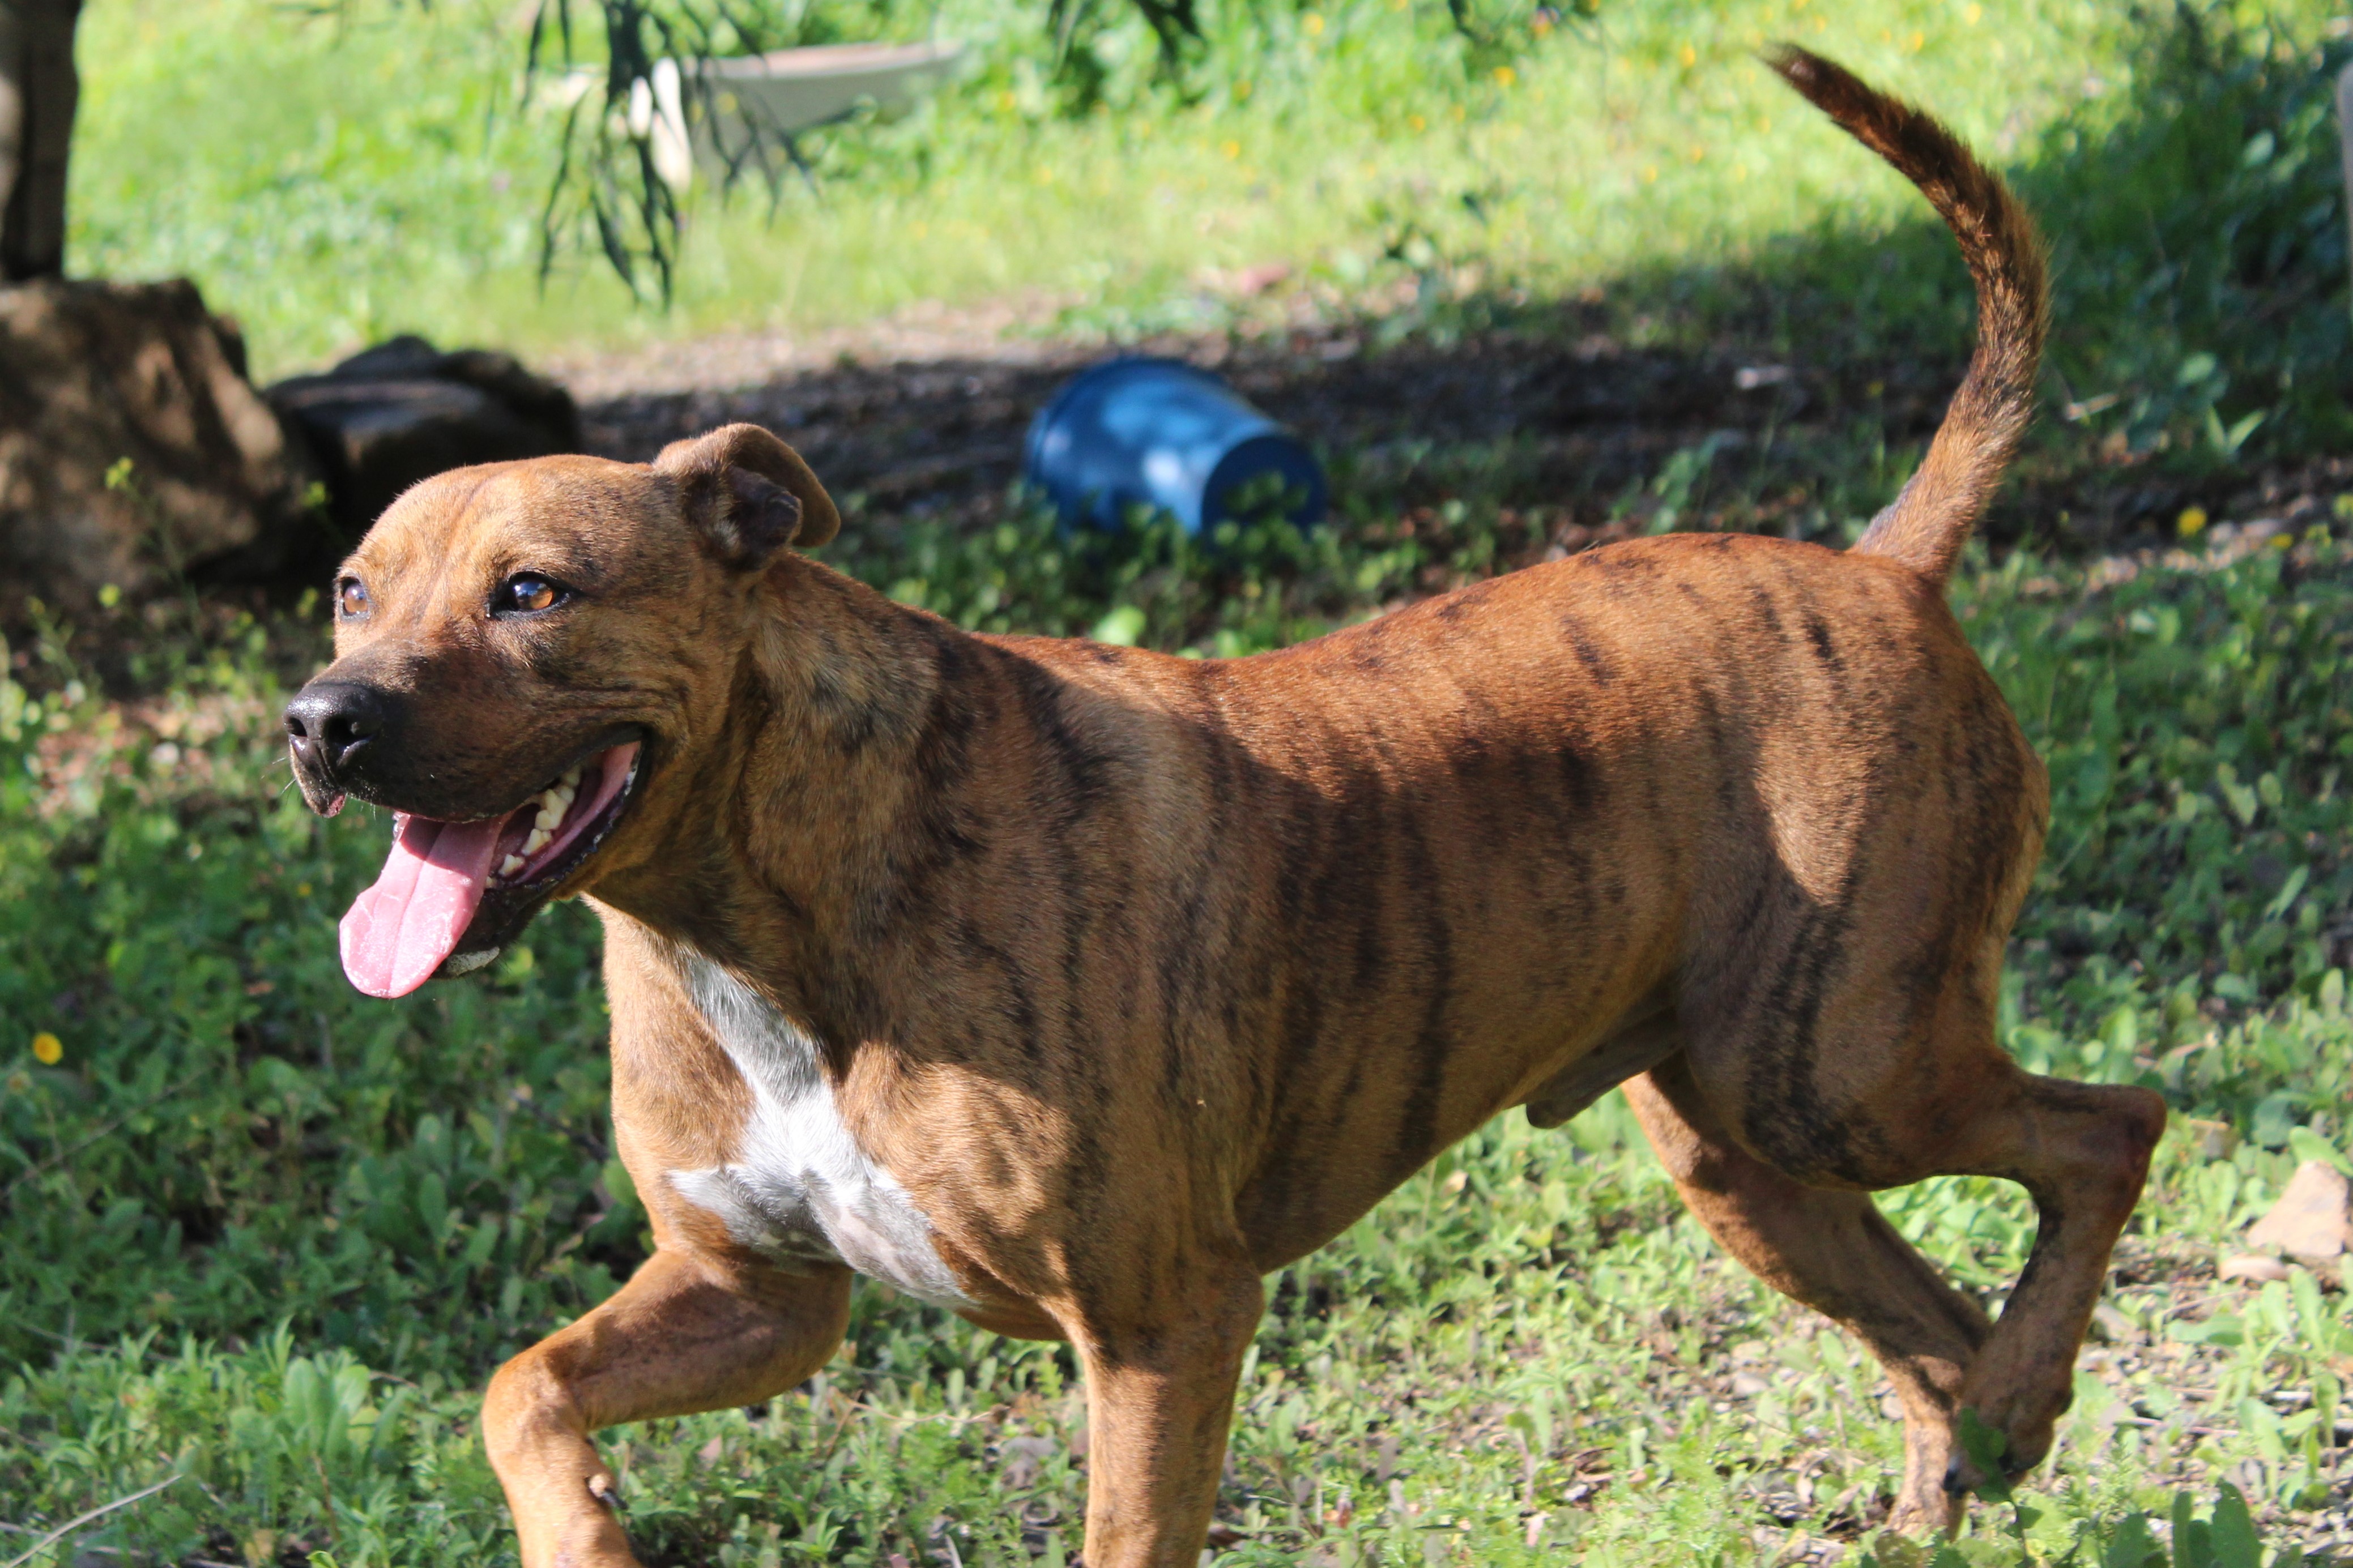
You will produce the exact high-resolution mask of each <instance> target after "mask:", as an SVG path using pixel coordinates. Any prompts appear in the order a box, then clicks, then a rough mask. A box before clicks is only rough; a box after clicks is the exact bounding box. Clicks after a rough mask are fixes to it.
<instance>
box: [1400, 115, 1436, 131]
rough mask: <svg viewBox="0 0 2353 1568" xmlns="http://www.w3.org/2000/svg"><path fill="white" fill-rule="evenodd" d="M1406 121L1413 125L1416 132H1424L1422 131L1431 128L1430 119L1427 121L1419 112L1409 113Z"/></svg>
mask: <svg viewBox="0 0 2353 1568" xmlns="http://www.w3.org/2000/svg"><path fill="white" fill-rule="evenodd" d="M1405 122H1406V123H1407V124H1408V125H1410V126H1412V127H1413V128H1414V130H1415V131H1416V132H1422V131H1427V130H1429V129H1430V121H1427V120H1424V119H1423V118H1422V117H1421V116H1420V115H1419V114H1409V115H1407V116H1406V117H1405Z"/></svg>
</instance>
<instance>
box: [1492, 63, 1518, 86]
mask: <svg viewBox="0 0 2353 1568" xmlns="http://www.w3.org/2000/svg"><path fill="white" fill-rule="evenodd" d="M1519 79H1520V73H1519V72H1517V71H1515V70H1514V69H1513V68H1511V67H1509V66H1497V67H1496V68H1495V85H1496V86H1497V87H1509V86H1511V85H1512V84H1513V83H1514V82H1515V81H1517V80H1519Z"/></svg>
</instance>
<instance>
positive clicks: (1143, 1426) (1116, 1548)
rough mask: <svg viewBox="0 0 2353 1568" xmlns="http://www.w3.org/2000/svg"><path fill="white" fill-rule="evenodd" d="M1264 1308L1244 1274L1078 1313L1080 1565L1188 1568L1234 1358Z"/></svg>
mask: <svg viewBox="0 0 2353 1568" xmlns="http://www.w3.org/2000/svg"><path fill="white" fill-rule="evenodd" d="M1265 1304H1266V1301H1265V1293H1264V1291H1263V1290H1262V1289H1261V1287H1260V1285H1259V1280H1258V1276H1257V1275H1256V1274H1255V1273H1253V1272H1250V1270H1249V1269H1248V1268H1247V1267H1246V1266H1240V1267H1237V1268H1233V1269H1229V1270H1226V1271H1222V1272H1219V1273H1214V1274H1208V1275H1198V1276H1197V1277H1196V1278H1195V1279H1192V1280H1190V1281H1188V1282H1187V1286H1186V1287H1185V1288H1184V1289H1183V1291H1182V1298H1181V1299H1180V1300H1161V1301H1153V1302H1150V1303H1148V1304H1145V1310H1144V1311H1142V1312H1140V1313H1126V1312H1124V1313H1120V1314H1118V1315H1116V1316H1112V1317H1109V1318H1107V1319H1106V1318H1103V1317H1098V1316H1097V1315H1096V1314H1092V1313H1090V1314H1088V1315H1087V1316H1088V1318H1089V1320H1090V1321H1088V1322H1087V1324H1086V1326H1085V1328H1084V1330H1083V1331H1082V1332H1080V1333H1077V1334H1074V1335H1073V1336H1072V1337H1073V1338H1075V1339H1077V1341H1078V1342H1079V1344H1080V1347H1081V1352H1082V1355H1083V1356H1084V1357H1085V1360H1086V1369H1087V1424H1088V1432H1087V1546H1086V1561H1087V1568H1192V1564H1193V1563H1196V1562H1198V1560H1199V1558H1200V1555H1201V1546H1202V1542H1203V1541H1204V1540H1205V1539H1206V1538H1207V1537H1208V1531H1209V1515H1210V1511H1211V1510H1212V1509H1214V1508H1215V1507H1216V1506H1217V1500H1218V1477H1219V1473H1220V1472H1221V1471H1222V1470H1223V1468H1224V1467H1225V1457H1226V1430H1227V1427H1228V1426H1230V1425H1231V1423H1232V1420H1233V1412H1234V1383H1235V1380H1236V1379H1237V1378H1239V1377H1240V1373H1241V1363H1242V1352H1244V1351H1245V1350H1246V1349H1247V1348H1248V1347H1249V1345H1250V1335H1251V1333H1252V1332H1253V1331H1255V1330H1256V1329H1257V1327H1258V1320H1259V1314H1260V1312H1261V1310H1263V1309H1264V1307H1265Z"/></svg>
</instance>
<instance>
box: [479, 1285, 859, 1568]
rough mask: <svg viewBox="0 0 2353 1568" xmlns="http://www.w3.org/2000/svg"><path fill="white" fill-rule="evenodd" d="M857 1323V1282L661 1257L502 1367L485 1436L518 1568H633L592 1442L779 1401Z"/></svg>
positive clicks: (486, 1404) (487, 1410)
mask: <svg viewBox="0 0 2353 1568" xmlns="http://www.w3.org/2000/svg"><path fill="white" fill-rule="evenodd" d="M848 1324H849V1269H847V1268H838V1267H837V1268H821V1269H818V1270H817V1271H815V1272H813V1273H811V1274H787V1273H785V1272H783V1271H781V1270H778V1269H772V1268H765V1267H759V1266H753V1265H737V1264H731V1263H726V1262H722V1261H719V1260H717V1259H713V1258H700V1257H692V1256H689V1255H687V1254H685V1253H682V1252H678V1251H671V1250H666V1249H662V1250H657V1251H656V1252H655V1253H654V1255H653V1257H652V1258H649V1259H647V1260H646V1263H645V1266H644V1267H643V1268H639V1269H638V1271H637V1273H636V1274H634V1275H632V1276H631V1277H630V1279H629V1282H628V1284H627V1285H625V1286H623V1287H622V1288H621V1289H620V1290H619V1291H618V1292H617V1293H616V1294H615V1295H614V1296H613V1297H612V1299H611V1300H607V1302H606V1303H605V1304H604V1305H603V1306H601V1307H598V1308H597V1309H596V1310H594V1311H592V1312H590V1313H588V1314H587V1315H586V1317H583V1318H581V1319H580V1320H579V1321H577V1322H575V1323H574V1324H573V1325H572V1326H571V1327H569V1328H567V1329H565V1330H563V1331H560V1332H558V1333H555V1334H552V1335H550V1336H549V1337H548V1338H546V1339H544V1340H542V1341H541V1342H539V1343H537V1344H535V1345H533V1347H532V1348H531V1349H529V1350H527V1351H525V1352H522V1354H521V1355H519V1356H517V1357H515V1358H514V1360H512V1361H511V1362H509V1363H506V1365H504V1366H502V1367H501V1368H500V1369H499V1373H498V1375H497V1376H496V1377H494V1378H492V1379H491V1389H490V1394H489V1395H488V1396H487V1397H486V1398H485V1399H484V1400H483V1402H482V1437H483V1442H484V1445H485V1447H488V1449H489V1450H490V1457H491V1468H493V1469H495V1470H496V1471H497V1472H498V1477H499V1483H500V1485H501V1486H503V1487H504V1488H505V1489H506V1494H507V1502H508V1505H509V1506H510V1507H511V1508H512V1510H514V1520H515V1531H516V1533H517V1534H518V1535H519V1536H520V1537H521V1538H522V1563H523V1568H554V1565H555V1564H558V1563H561V1564H563V1565H564V1568H628V1565H631V1564H634V1563H636V1562H637V1559H636V1558H635V1557H634V1556H632V1555H631V1554H630V1552H629V1542H628V1537H627V1536H626V1535H625V1534H623V1532H622V1530H621V1525H620V1521H619V1520H618V1519H617V1516H616V1514H617V1507H618V1503H619V1496H618V1494H617V1492H616V1491H615V1489H614V1481H613V1473H612V1471H610V1470H609V1469H607V1468H606V1467H605V1464H604V1461H603V1460H601V1459H599V1458H597V1457H596V1448H595V1447H593V1446H592V1445H591V1444H590V1443H589V1441H588V1434H589V1433H591V1432H593V1431H595V1430H596V1429H597V1428H598V1427H600V1426H614V1425H616V1424H617V1423H619V1422H623V1421H643V1420H647V1419H649V1418H651V1417H653V1416H657V1415H687V1414H690V1413H691V1412H694V1411H698V1410H723V1409H725V1408H727V1407H728V1406H730V1405H750V1404H753V1403H755V1402H756V1401H759V1400H763V1399H767V1398H771V1397H773V1396H774V1395H776V1394H782V1393H783V1392H784V1391H785V1390H786V1389H788V1388H790V1387H792V1386H793V1385H794V1384H797V1383H800V1382H802V1381H804V1380H805V1379H807V1377H808V1376H809V1375H810V1374H811V1373H814V1372H816V1371H817V1370H818V1368H819V1367H821V1366H823V1365H824V1364H825V1363H826V1360H827V1358H828V1357H829V1356H831V1355H832V1354H833V1352H834V1347H835V1346H836V1345H838V1344H839V1343H840V1342H841V1335H842V1331H843V1330H844V1328H846V1327H847V1326H848Z"/></svg>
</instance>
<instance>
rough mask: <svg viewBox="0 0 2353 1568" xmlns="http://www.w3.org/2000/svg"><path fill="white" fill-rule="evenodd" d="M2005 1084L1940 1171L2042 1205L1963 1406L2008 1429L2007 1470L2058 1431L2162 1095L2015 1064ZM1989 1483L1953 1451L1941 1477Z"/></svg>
mask: <svg viewBox="0 0 2353 1568" xmlns="http://www.w3.org/2000/svg"><path fill="white" fill-rule="evenodd" d="M2004 1087H2005V1090H2006V1092H2004V1093H2002V1094H2001V1095H2000V1097H1999V1098H1998V1099H1996V1100H1995V1101H1994V1102H1993V1103H1992V1104H1990V1105H1988V1106H1987V1107H1986V1108H1985V1109H1984V1110H1981V1111H1980V1112H1979V1113H1978V1116H1977V1117H1976V1118H1974V1119H1973V1120H1972V1121H1970V1122H1969V1123H1968V1127H1967V1129H1966V1130H1965V1131H1964V1132H1963V1133H1962V1135H1961V1137H1960V1138H1959V1139H1958V1140H1957V1142H1956V1143H1955V1146H1954V1147H1953V1149H1952V1150H1951V1152H1949V1153H1948V1155H1947V1158H1946V1160H1945V1162H1944V1163H1943V1169H1944V1171H1945V1172H1947V1173H1952V1174H1957V1175H1979V1176H2000V1177H2002V1178H2004V1179H2005V1180H2008V1181H2012V1182H2016V1183H2017V1184H2019V1185H2021V1186H2022V1187H2024V1188H2025V1189H2026V1191H2027V1194H2028V1195H2029V1196H2031V1198H2032V1199H2033V1200H2034V1208H2035V1214H2036V1215H2037V1219H2038V1224H2037V1226H2036V1228H2035V1234H2034V1249H2033V1251H2032V1252H2031V1253H2030V1254H2029V1255H2028V1256H2027V1259H2026V1268H2025V1269H2024V1270H2023V1271H2022V1272H2021V1274H2020V1275H2019V1277H2018V1284H2017V1286H2016V1287H2015V1288H2014V1289H2012V1290H2011V1291H2010V1302H2009V1304H2008V1305H2007V1306H2006V1307H2004V1308H2003V1309H2002V1314H2001V1321H2000V1322H1999V1323H1998V1324H1996V1325H1995V1327H1994V1331H1993V1333H1992V1335H1991V1336H1990V1337H1989V1339H1988V1340H1987V1342H1986V1344H1985V1348H1984V1349H1983V1350H1982V1351H1980V1352H1978V1359H1977V1361H1976V1363H1974V1364H1972V1365H1971V1366H1970V1368H1969V1374H1968V1378H1967V1379H1966V1380H1965V1381H1964V1382H1963V1383H1962V1384H1961V1394H1960V1404H1961V1405H1962V1407H1963V1408H1965V1409H1968V1410H1973V1411H1974V1412H1976V1414H1977V1416H1978V1419H1979V1420H1980V1421H1982V1422H1984V1423H1985V1424H1986V1425H1987V1426H1991V1427H1992V1428H1993V1429H1994V1430H1995V1431H1997V1432H1999V1433H2000V1434H2001V1435H2002V1436H2003V1438H2004V1439H2005V1440H2006V1444H2007V1446H2006V1447H2005V1449H2004V1451H2003V1455H2002V1468H2003V1469H2004V1470H2006V1471H2008V1472H2009V1473H2010V1474H2012V1475H2016V1474H2018V1473H2020V1472H2021V1471H2024V1470H2027V1469H2029V1468H2032V1467H2033V1466H2034V1465H2036V1464H2038V1463H2040V1462H2041V1460H2042V1456H2043V1455H2044V1454H2046V1453H2048V1452H2049V1451H2050V1448H2051V1434H2052V1426H2053V1425H2054V1424H2055V1423H2056V1422H2057V1420H2058V1418H2059V1416H2060V1415H2061V1414H2062V1413H2063V1412H2064V1411H2065V1410H2066V1408H2067V1406H2068V1405H2069V1404H2070V1402H2071V1401H2072V1400H2073V1397H2074V1367H2075V1352H2076V1348H2077V1347H2078V1346H2079V1345H2081V1344H2082V1342H2083V1339H2084V1330H2085V1329H2086V1328H2087V1327H2088V1326H2089V1325H2090V1322H2091V1317H2092V1309H2093V1308H2094V1306H2096V1305H2098V1303H2099V1298H2100V1290H2101V1288H2102V1286H2103V1285H2104V1284H2105V1281H2106V1279H2107V1269H2108V1256H2109V1253H2110V1252H2111V1250H2112V1249H2113V1248H2114V1247H2116V1237H2118V1236H2119V1235H2121V1234H2122V1233H2123V1231H2124V1227H2125V1222H2126V1220H2127V1219H2129V1218H2130V1217H2131V1215H2132V1211H2133V1205H2135V1204H2136V1203H2137V1202H2138V1201H2139V1199H2140V1190H2141V1185H2142V1184H2143V1182H2145V1181H2146V1180H2147V1175H2148V1161H2149V1155H2150V1153H2151V1152H2152V1151H2154V1150H2155V1148H2156V1147H2157V1141H2158V1137H2159V1135H2161V1134H2162V1133H2163V1132H2164V1131H2165V1101H2164V1100H2161V1099H2159V1098H2158V1096H2157V1095H2155V1094H2154V1093H2151V1092H2150V1091H2149V1090H2147V1089H2126V1088H2121V1087H2118V1086H2116V1085H2111V1084H2091V1083H2070V1082H2067V1081H2065V1080H2063V1079H2051V1078H2038V1077H2036V1076H2034V1075H2033V1074H2031V1073H2027V1072H2021V1071H2017V1070H2015V1069H2013V1070H2012V1071H2011V1073H2010V1075H2009V1082H2008V1084H2007V1085H2006V1086H2004ZM1986 1479H1989V1478H1988V1477H1986V1476H1984V1475H1982V1474H1981V1473H1979V1470H1978V1467H1977V1466H1976V1465H1975V1464H1974V1463H1973V1462H1972V1461H1971V1460H1970V1459H1969V1458H1968V1456H1967V1455H1966V1454H1956V1455H1955V1456H1954V1457H1953V1459H1952V1464H1951V1468H1949V1469H1948V1470H1947V1474H1946V1478H1945V1484H1946V1486H1947V1488H1949V1489H1953V1490H1954V1491H1956V1492H1959V1491H1965V1490H1968V1489H1970V1488H1972V1487H1975V1486H1977V1485H1978V1483H1980V1482H1981V1481H1984V1480H1986Z"/></svg>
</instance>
